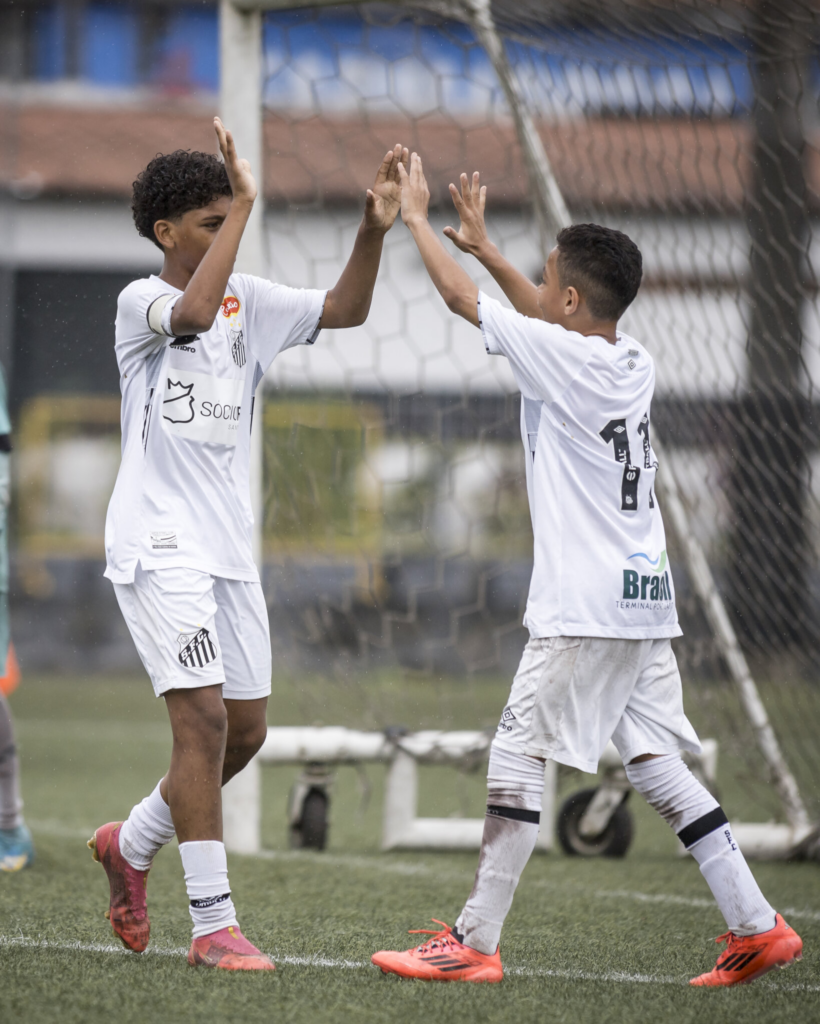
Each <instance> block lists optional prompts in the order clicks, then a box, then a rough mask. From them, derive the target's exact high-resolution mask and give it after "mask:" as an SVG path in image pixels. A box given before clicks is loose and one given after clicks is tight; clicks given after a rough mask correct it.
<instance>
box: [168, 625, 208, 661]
mask: <svg viewBox="0 0 820 1024" xmlns="http://www.w3.org/2000/svg"><path fill="white" fill-rule="evenodd" d="M177 639H178V641H179V648H180V650H179V660H180V663H181V664H182V665H184V666H185V667H186V668H202V667H203V666H205V665H207V664H208V662H209V661H213V660H214V658H215V657H216V644H215V643H214V642H213V640H211V635H210V633H209V632H208V630H207V629H200V630H199V631H198V632H197V633H195V634H193V636H192V635H191V634H190V633H180V635H179V637H178V638H177Z"/></svg>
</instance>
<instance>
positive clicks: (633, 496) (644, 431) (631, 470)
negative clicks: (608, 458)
mask: <svg viewBox="0 0 820 1024" xmlns="http://www.w3.org/2000/svg"><path fill="white" fill-rule="evenodd" d="M638 433H639V434H640V435H641V437H642V438H643V464H644V469H650V468H651V466H652V459H651V447H650V443H649V415H648V414H644V416H643V418H642V419H641V422H640V423H639V424H638ZM599 434H600V436H601V437H602V438H603V439H604V441H605V442H606V443H607V444H611V445H612V446H613V449H614V451H615V461H616V462H621V463H623V467H624V473H623V477H622V478H621V511H622V512H636V511H637V510H638V481H639V480H640V478H641V470H640V467H639V466H633V465H632V454H631V452H630V450H629V434H628V433H627V429H626V420H625V419H623V420H610V421H609V423H607V425H606V426H605V427H604V429H603V430H601V431H599ZM649 507H650V508H654V507H655V501H654V499H653V497H652V489H651V488H650V490H649Z"/></svg>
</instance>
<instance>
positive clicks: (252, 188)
mask: <svg viewBox="0 0 820 1024" xmlns="http://www.w3.org/2000/svg"><path fill="white" fill-rule="evenodd" d="M214 130H215V131H216V137H217V139H218V140H219V149H220V151H221V152H222V159H223V160H224V161H225V170H226V171H227V172H228V181H229V182H230V183H231V192H232V193H233V198H234V199H235V200H236V199H238V200H240V201H244V202H246V203H251V204H252V203H253V201H254V199H256V181H255V180H254V177H253V175H252V174H251V165H250V164H249V163H248V161H247V160H242V159H240V157H239V156H238V154H237V152H236V146H235V145H234V141H233V135H231V133H230V132H229V131H228V130H227V129H226V128H225V126H224V125H223V124H222V121H221V120H220V119H219V118H218V117H215V118H214Z"/></svg>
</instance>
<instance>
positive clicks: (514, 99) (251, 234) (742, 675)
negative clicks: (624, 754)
mask: <svg viewBox="0 0 820 1024" xmlns="http://www.w3.org/2000/svg"><path fill="white" fill-rule="evenodd" d="M355 2H356V0H354V4H355ZM326 6H331V3H330V0H240V2H236V3H235V2H233V0H220V60H221V85H220V109H221V112H222V115H223V119H224V120H225V122H226V124H227V125H228V126H229V127H230V128H231V130H232V131H233V133H234V136H235V138H236V140H237V144H238V146H239V148H240V150H241V152H242V153H243V154H246V155H247V156H248V157H249V159H250V160H251V164H252V166H253V168H254V171H255V173H256V176H257V180H258V181H259V184H260V192H261V190H262V183H263V178H264V176H263V173H262V167H263V158H264V146H263V135H262V131H263V88H264V75H263V65H262V24H263V20H262V19H263V11H264V10H274V9H276V10H289V9H298V8H307V7H310V8H318V7H326ZM351 6H352V5H351ZM396 6H404V5H402V4H400V3H398V4H396ZM413 6H414V7H415V8H420V7H423V8H426V9H427V10H431V11H434V12H436V13H437V14H440V15H443V16H445V17H447V18H450V19H452V20H454V21H459V22H463V23H466V24H468V25H469V26H470V27H471V29H472V30H473V32H474V34H475V36H476V38H477V39H478V41H479V42H480V44H481V46H482V48H483V50H484V51H485V53H486V54H487V56H488V58H489V60H490V63H491V65H492V68H493V71H494V72H495V75H496V77H497V81H498V83H499V85H500V86H501V89H502V90H503V94H504V98H505V100H506V103H507V106H508V108H509V113H510V115H511V120H512V123H513V125H514V129H515V135H516V138H517V141H518V144H519V146H520V149H521V153H522V156H523V164H524V167H525V169H526V174H527V178H528V182H529V190H530V195H531V199H532V205H533V207H534V210H535V216H536V221H537V228H538V237H539V242H540V249H541V255H542V257H546V255H547V253H548V251H549V249H550V248H551V247H552V245H553V244H554V239H555V235H556V233H557V231H558V230H559V229H560V227H562V226H564V225H566V224H569V223H570V222H571V216H570V213H569V210H568V207H567V204H566V202H565V199H564V196H563V195H562V193H561V189H560V187H559V185H558V181H557V179H556V176H555V174H554V173H553V169H552V165H551V162H550V159H549V156H548V154H547V151H546V149H545V146H544V143H543V141H542V138H541V136H540V135H539V132H538V130H537V128H536V124H535V121H534V118H533V117H532V114H531V112H530V110H529V109H528V105H527V102H526V101H525V99H524V93H523V91H522V89H521V86H520V83H519V81H518V79H517V76H516V72H515V70H514V69H513V68H512V67H511V65H510V62H509V60H508V57H507V53H506V51H505V47H504V42H503V39H502V37H501V35H500V33H499V32H498V31H497V28H496V25H495V23H494V20H493V14H492V10H491V6H490V0H447V2H436V0H428V2H425V3H422V4H418V3H416V4H414V5H413ZM263 210H264V206H263V202H262V201H261V199H260V201H258V202H257V204H256V206H255V210H254V215H253V219H252V220H251V222H250V223H249V225H248V228H247V230H246V233H245V237H244V239H243V243H242V248H241V250H240V258H239V264H238V269H241V270H245V271H248V272H251V273H258V274H261V275H266V274H267V273H268V267H269V261H268V259H267V254H266V252H265V230H264V213H263ZM261 424H262V416H261V415H257V416H256V417H255V424H254V435H253V445H252V456H251V457H252V460H253V463H252V495H253V504H254V508H255V510H256V545H255V547H256V552H255V553H256V556H257V558H258V559H261V521H262V507H263V488H262V431H261ZM653 430H654V428H653ZM653 446H654V448H655V451H656V453H657V454H658V457H659V460H660V461H661V465H662V468H661V472H660V473H659V476H658V491H659V499H660V502H661V505H662V507H663V509H664V512H665V513H666V516H667V525H668V527H670V528H671V530H672V531H674V534H675V536H676V537H677V540H678V542H679V546H680V550H681V553H682V556H683V559H684V562H685V568H686V571H687V575H688V578H689V580H690V583H691V586H692V590H693V592H694V594H695V595H696V597H697V599H698V602H699V604H700V607H701V608H702V610H703V613H704V616H705V619H706V621H707V622H708V624H709V627H710V629H711V632H712V634H713V637H714V641H715V644H716V647H717V649H718V650H719V652H720V655H721V657H722V659H723V661H724V663H725V665H726V668H727V670H728V672H729V675H730V677H731V679H732V681H733V684H734V686H735V689H736V692H737V696H738V700H739V704H740V706H741V708H742V710H743V713H744V715H745V716H746V719H747V720H748V723H749V724H750V727H751V730H752V733H753V735H754V738H755V741H756V743H757V746H758V748H759V752H760V756H761V757H762V758H763V759H764V761H765V763H766V766H767V769H768V772H769V774H770V778H771V780H772V785H773V787H774V789H775V791H776V793H777V796H778V798H779V801H780V804H781V806H782V811H783V815H784V817H785V819H786V823H785V824H783V825H774V824H771V825H766V824H742V823H741V824H738V823H735V824H734V834H735V837H736V839H737V840H738V842H739V844H740V846H741V848H742V849H743V850H744V852H746V853H747V854H750V855H752V856H755V855H757V856H766V857H781V856H786V855H788V854H789V853H790V852H791V851H793V850H795V848H797V847H798V846H800V844H803V843H806V841H807V840H810V839H811V837H812V836H813V834H814V833H815V832H816V828H817V826H816V824H815V823H813V822H812V820H811V818H810V815H809V813H808V811H807V808H806V806H805V803H804V801H803V799H802V796H801V793H800V789H799V787H798V784H797V781H796V779H795V776H794V774H793V773H792V771H791V770H790V768H789V765H788V763H787V761H786V759H785V757H784V756H783V752H782V750H781V748H780V745H779V743H778V740H777V737H776V735H775V732H774V729H773V728H772V725H771V722H770V721H769V717H768V715H767V712H766V708H765V705H764V703H763V701H762V700H761V697H760V693H759V691H758V688H757V686H756V684H755V681H754V678H753V676H752V673H751V671H750V668H749V664H748V661H747V659H746V657H745V655H744V653H743V651H742V649H741V646H740V643H739V641H738V638H737V635H736V633H735V630H734V627H733V625H732V621H731V618H730V615H729V613H728V611H727V609H726V606H725V604H724V601H723V599H722V597H721V594H720V591H719V589H718V586H717V584H716V581H715V578H714V574H713V572H712V570H711V568H710V564H709V560H708V558H707V556H706V553H705V551H704V548H703V545H702V544H701V543H700V540H699V538H698V536H697V534H696V531H695V530H694V529H693V527H692V525H691V523H690V521H689V513H688V511H687V508H686V504H685V502H684V499H683V497H682V494H683V490H684V489H683V487H682V486H681V484H680V482H679V480H678V478H677V474H676V468H675V463H674V460H672V459H668V458H667V457H666V456H665V454H664V453H663V449H662V447H661V445H659V443H658V441H657V432H656V431H655V432H653ZM710 744H711V741H710ZM488 747H489V739H488V737H487V736H486V734H484V733H472V732H445V731H441V732H428V733H416V734H411V735H409V736H405V737H402V738H401V740H395V739H388V738H387V737H385V736H384V735H383V734H380V733H366V732H356V731H355V730H343V729H341V728H336V727H328V728H324V729H322V728H314V729H284V728H275V727H272V728H271V729H269V732H268V739H267V741H266V743H265V746H264V747H263V749H262V751H261V752H260V754H259V756H258V759H257V760H256V761H254V762H252V763H251V765H250V766H249V767H248V768H247V769H246V770H245V771H244V772H243V773H241V774H240V775H239V776H237V777H236V778H235V779H234V780H233V781H232V782H231V783H230V784H229V785H228V786H226V788H225V793H224V816H225V837H226V838H225V841H226V845H227V846H228V848H229V849H231V850H234V851H235V852H245V853H252V852H256V851H258V849H259V846H260V806H261V786H260V769H259V766H260V764H270V763H280V764H281V763H293V764H302V765H309V764H311V763H320V764H322V765H324V766H333V765H338V764H346V763H351V762H364V761H370V762H377V763H385V764H387V765H388V782H387V789H386V798H385V810H384V835H383V848H384V849H391V848H413V847H421V846H424V847H441V848H445V847H447V848H465V847H478V845H479V843H480V838H481V825H482V822H481V821H480V820H478V819H476V821H471V820H463V821H461V822H460V823H457V822H455V821H454V820H453V819H442V820H441V821H437V820H436V819H420V818H418V817H417V816H416V788H417V787H416V781H415V779H416V776H415V773H416V766H417V764H419V763H436V764H441V765H446V764H459V763H461V762H462V761H463V759H464V757H465V756H466V755H467V754H470V755H471V756H486V752H487V751H488ZM610 753H611V752H610ZM607 756H608V757H609V754H608V755H607ZM715 757H716V749H715V747H714V745H713V744H711V745H710V746H709V752H708V756H707V758H706V760H705V761H704V762H703V763H700V764H699V767H700V768H701V770H702V771H703V772H704V774H706V775H707V776H713V773H714V764H715ZM610 761H611V758H610V759H609V760H607V759H606V758H605V761H604V764H603V767H605V768H606V767H608V768H610V769H611V770H614V762H613V763H612V764H610ZM608 778H609V782H607V781H605V783H604V786H602V787H601V792H600V798H599V799H598V801H597V804H596V805H595V806H594V807H593V806H591V807H590V809H589V810H588V812H587V813H588V814H589V815H590V820H589V821H587V825H590V824H591V823H592V820H591V819H592V817H595V815H597V818H596V822H597V826H598V827H599V826H600V824H601V820H603V821H604V824H606V820H607V819H606V814H607V813H609V812H611V811H614V810H615V809H616V808H617V806H618V805H619V803H620V799H621V796H622V788H621V789H618V786H620V785H621V784H620V783H619V782H616V783H614V789H613V786H612V785H611V783H612V779H613V778H614V776H612V775H610V776H609V777H608ZM555 784H556V780H555V772H554V765H552V764H551V763H550V765H549V777H548V779H547V785H546V786H545V797H544V808H543V810H544V829H543V831H542V837H541V840H540V845H541V848H543V849H549V848H550V847H551V845H552V821H553V817H554V811H555V808H554V799H555ZM608 785H609V786H610V789H609V790H607V786H608ZM613 793H614V794H615V795H613ZM619 794H621V795H619ZM602 814H603V816H604V817H603V819H601V815H602ZM445 822H446V824H445ZM581 827H582V830H583V827H584V823H583V821H582V826H581Z"/></svg>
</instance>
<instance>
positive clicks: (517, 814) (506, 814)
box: [487, 804, 541, 825]
mask: <svg viewBox="0 0 820 1024" xmlns="http://www.w3.org/2000/svg"><path fill="white" fill-rule="evenodd" d="M487 814H489V815H491V816H492V817H494V818H509V819H510V820H511V821H526V822H529V824H530V825H540V824H541V812H540V811H526V810H524V808H523V807H499V806H498V805H497V804H487Z"/></svg>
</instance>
